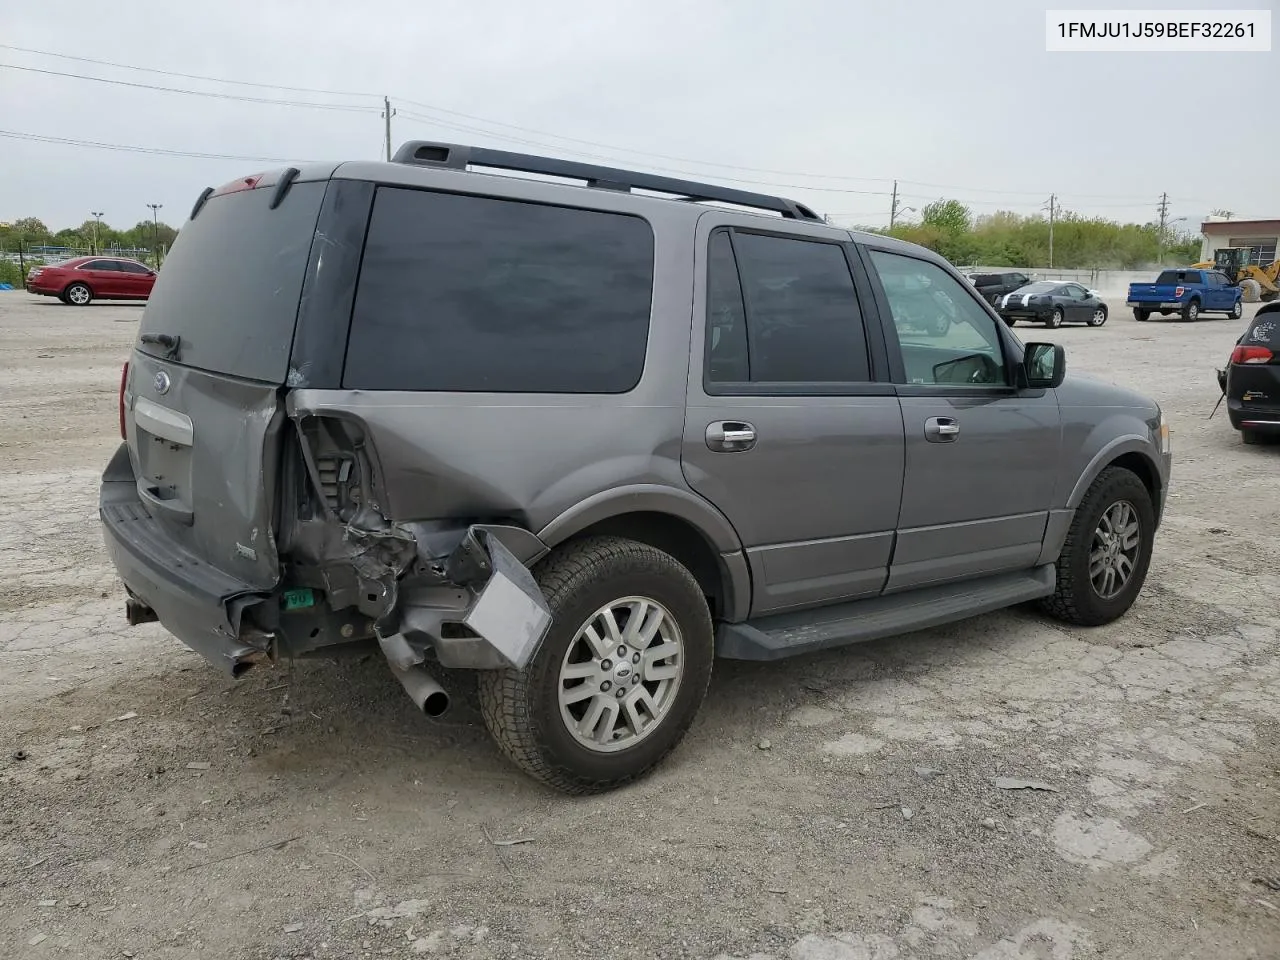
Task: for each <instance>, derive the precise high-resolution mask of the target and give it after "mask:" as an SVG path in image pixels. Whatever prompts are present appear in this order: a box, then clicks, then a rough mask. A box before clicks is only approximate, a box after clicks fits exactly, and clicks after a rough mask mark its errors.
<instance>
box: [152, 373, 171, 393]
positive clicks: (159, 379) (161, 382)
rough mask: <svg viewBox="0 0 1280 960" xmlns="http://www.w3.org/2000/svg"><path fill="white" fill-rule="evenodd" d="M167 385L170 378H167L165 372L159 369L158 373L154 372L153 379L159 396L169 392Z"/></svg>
mask: <svg viewBox="0 0 1280 960" xmlns="http://www.w3.org/2000/svg"><path fill="white" fill-rule="evenodd" d="M169 385H170V380H169V375H168V374H167V373H165V372H164V371H163V370H161V371H160V372H159V373H157V374H156V379H155V388H156V393H158V394H160V395H161V396H164V395H165V394H166V393H168V392H169Z"/></svg>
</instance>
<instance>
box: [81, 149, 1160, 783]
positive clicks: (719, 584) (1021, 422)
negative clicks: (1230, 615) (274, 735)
mask: <svg viewBox="0 0 1280 960" xmlns="http://www.w3.org/2000/svg"><path fill="white" fill-rule="evenodd" d="M509 171H510V172H515V173H516V174H517V175H514V176H513V175H511V173H510V172H509ZM526 174H536V175H538V177H540V179H534V178H531V177H530V176H527V175H526ZM641 191H643V193H641ZM228 278H233V279H234V282H230V283H229V282H228ZM938 331H943V332H942V333H941V335H939V333H938ZM120 427H121V433H122V442H121V444H120V447H119V449H118V450H117V452H116V454H115V456H114V457H113V458H112V459H111V461H110V463H109V465H108V466H107V468H106V472H105V474H104V476H103V480H102V488H101V519H102V524H103V528H104V532H105V539H106V544H107V547H108V549H109V552H110V555H111V557H112V559H113V562H114V564H115V567H116V569H117V571H118V573H119V576H120V578H121V580H122V581H123V583H124V586H125V587H126V588H127V595H126V614H127V616H128V617H129V619H130V621H131V622H134V623H141V622H148V621H154V620H158V621H159V622H160V623H161V624H162V625H163V626H164V627H165V628H167V629H168V630H169V631H170V632H171V633H172V634H173V635H174V636H176V637H177V638H178V639H180V640H181V641H182V642H184V643H185V644H187V645H188V646H190V647H191V648H193V649H194V650H196V651H198V652H199V653H201V654H203V655H204V656H205V657H206V658H207V659H208V660H209V661H210V662H211V663H213V664H215V665H217V666H218V667H220V668H221V669H222V670H224V671H226V672H227V673H228V674H229V675H231V676H240V675H242V674H243V673H244V672H245V671H246V670H248V669H250V668H252V667H253V666H254V665H255V664H261V663H270V662H273V661H276V660H278V659H280V658H296V657H310V656H321V657H329V656H336V655H337V654H338V653H339V652H340V651H341V650H343V649H344V648H349V647H350V646H351V645H356V644H363V645H370V646H371V647H372V648H374V649H377V650H380V651H381V652H382V653H383V654H385V657H386V660H387V663H388V665H389V668H390V670H391V672H392V673H393V674H394V675H395V676H396V677H397V678H398V679H399V681H400V682H401V683H402V684H403V686H404V688H405V690H406V691H407V692H408V694H409V696H410V697H411V698H412V701H413V702H414V703H415V704H416V705H417V707H418V708H419V709H420V710H422V711H423V712H425V713H426V714H428V715H431V716H436V715H439V714H440V713H441V712H443V711H444V710H445V709H446V708H447V706H448V704H449V699H450V694H449V692H448V688H450V687H452V686H453V685H455V684H457V683H459V682H461V678H462V677H472V676H474V677H477V678H478V680H477V681H476V682H478V685H479V696H480V702H481V705H482V708H483V713H484V719H485V722H486V724H487V726H488V728H489V730H490V731H491V732H492V734H493V736H494V737H495V739H496V740H497V742H498V744H499V745H500V747H501V749H502V750H503V751H504V752H505V753H506V754H507V755H508V756H509V757H510V758H511V759H512V760H513V761H514V762H515V763H516V764H518V765H519V766H520V767H522V768H523V769H524V770H525V771H527V772H528V773H530V774H532V775H533V776H535V777H537V778H539V779H541V780H542V781H544V782H546V783H548V784H550V785H552V786H553V787H555V788H557V789H560V790H563V791H566V792H587V791H597V790H604V789H608V788H610V787H614V786H616V785H618V784H621V783H624V782H626V781H628V780H632V779H634V778H636V777H638V776H640V775H642V774H643V773H645V772H646V771H648V770H649V769H650V768H652V767H653V766H654V765H655V764H657V763H658V762H659V761H660V760H661V759H662V758H663V757H664V756H665V755H667V754H668V753H669V752H670V751H671V750H672V749H673V748H674V747H675V746H676V745H677V744H678V743H679V742H680V741H681V739H682V738H683V736H684V735H685V733H686V731H687V730H688V728H689V726H690V724H691V722H692V721H693V718H694V715H695V713H696V712H697V711H698V709H699V706H700V705H701V702H702V700H703V697H704V694H705V692H706V690H707V685H708V682H709V679H710V676H711V671H712V666H713V662H714V659H715V658H716V657H717V656H719V657H723V658H737V659H745V660H757V661H768V660H775V659H778V658H781V657H788V656H793V655H797V654H804V653H808V652H811V651H815V650H821V649H825V648H830V647H836V646H840V645H843V644H848V643H853V642H856V641H862V640H871V639H873V638H879V637H888V636H891V635H896V634H901V633H905V632H907V631H911V630H919V629H922V628H928V627H934V626H937V625H939V624H944V623H948V622H951V621H955V620H958V619H961V618H965V617H969V616H973V615H976V614H982V613H986V612H988V611H994V610H998V609H1000V608H1003V607H1008V606H1010V605H1014V604H1019V603H1023V602H1027V601H1038V602H1039V604H1040V605H1041V606H1042V607H1043V608H1044V609H1045V610H1046V611H1047V612H1048V613H1049V614H1050V615H1052V616H1055V617H1057V618H1060V619H1062V620H1065V621H1067V622H1069V623H1074V624H1085V625H1090V624H1103V623H1107V622H1109V621H1112V620H1114V619H1116V618H1117V617H1120V616H1121V615H1123V614H1124V613H1125V612H1126V611H1127V610H1128V609H1129V607H1130V605H1131V604H1132V603H1133V601H1134V598H1135V596H1136V595H1137V594H1138V591H1139V590H1140V589H1141V587H1142V585H1143V582H1144V578H1145V577H1146V574H1147V569H1148V563H1149V561H1150V559H1151V554H1152V545H1153V543H1154V538H1155V535H1156V528H1157V524H1158V523H1159V522H1160V517H1161V512H1162V507H1163V505H1164V503H1165V499H1166V491H1167V490H1168V485H1169V473H1170V450H1169V433H1168V426H1167V424H1166V422H1165V418H1164V416H1163V414H1162V413H1161V410H1160V408H1159V407H1158V406H1157V405H1156V404H1155V403H1154V402H1152V401H1151V400H1149V399H1147V398H1146V397H1143V396H1141V395H1139V394H1137V393H1134V392H1132V391H1130V390H1127V389H1124V388H1121V387H1119V386H1113V385H1110V384H1107V383H1103V382H1095V381H1093V380H1089V379H1086V378H1084V377H1079V376H1071V377H1067V376H1066V370H1065V357H1064V353H1063V350H1062V348H1061V347H1059V346H1054V345H1052V344H1048V343H1031V344H1023V343H1022V342H1020V341H1019V340H1018V338H1017V337H1016V336H1015V334H1014V333H1013V332H1012V331H1011V330H1010V329H1009V328H1008V327H1007V325H1006V324H1005V323H1004V322H1002V321H1001V320H1000V318H999V317H998V316H997V315H996V313H995V312H994V311H993V310H992V309H991V307H990V305H989V304H987V303H986V302H984V301H983V299H982V297H981V296H980V295H978V294H977V292H976V291H975V290H974V289H973V287H972V286H971V285H970V284H968V283H967V282H966V281H965V279H964V278H963V277H962V276H961V275H960V274H958V273H957V272H956V271H955V270H954V269H953V268H952V267H951V266H950V265H948V264H947V262H946V261H945V260H943V259H942V258H941V257H938V256H936V255H935V254H933V253H931V252H929V251H928V250H926V249H923V248H921V247H918V246H914V245H911V244H907V243H903V242H900V241H896V240H894V239H891V238H888V237H883V236H875V235H869V234H861V233H851V232H849V231H848V230H842V229H838V228H836V227H833V226H830V225H828V224H826V223H824V222H823V220H822V219H821V218H820V217H818V216H817V215H816V214H814V213H813V212H812V211H811V210H809V209H808V208H806V207H804V206H802V205H801V204H798V203H795V202H792V201H790V200H786V199H782V198H778V197H771V196H764V195H760V194H754V193H746V192H742V191H738V190H731V189H725V188H721V187H717V186H713V185H709V184H704V183H694V182H689V181H683V180H673V179H669V178H665V177H655V176H650V175H646V174H640V173H633V172H629V171H626V170H618V169H611V168H604V167H597V166H591V165H586V164H580V163H572V162H566V161H561V160H555V159H549V158H540V157H530V156H523V155H519V154H512V153H507V152H502V151H494V150H488V149H479V148H472V147H466V146H457V145H451V144H438V143H426V142H411V143H408V144H406V145H404V146H403V147H402V148H401V149H400V150H399V152H398V153H397V154H396V156H395V158H394V160H393V161H392V162H388V163H375V162H347V163H333V164H326V165H313V166H300V167H290V168H288V169H283V170H276V171H272V172H268V173H263V174H258V175H254V176H250V177H245V178H244V179H241V180H238V181H235V182H233V183H230V184H227V185H225V186H223V187H221V188H219V189H217V190H213V189H208V190H206V191H205V192H204V193H203V194H202V195H201V197H200V199H199V200H198V202H197V203H196V204H195V207H194V209H193V210H192V213H191V217H190V220H189V221H188V222H187V223H186V224H185V225H184V227H183V229H182V232H181V233H180V234H179V236H178V239H177V242H176V243H175V244H174V246H173V250H172V252H171V253H170V255H169V259H168V261H167V263H166V264H165V269H164V271H163V272H162V273H161V274H160V276H159V278H158V281H157V283H156V287H155V290H154V292H153V294H152V296H151V299H150V301H149V303H148V305H147V307H146V310H145V313H144V314H143V317H142V319H141V323H140V329H139V335H138V338H137V341H136V343H135V345H134V348H133V350H132V352H131V354H130V356H129V360H128V364H127V365H126V367H125V369H124V373H123V377H122V381H121V389H120ZM463 670H465V671H469V672H468V673H462V672H461V671H463Z"/></svg>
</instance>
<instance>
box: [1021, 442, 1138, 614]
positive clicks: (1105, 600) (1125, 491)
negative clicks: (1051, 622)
mask: <svg viewBox="0 0 1280 960" xmlns="http://www.w3.org/2000/svg"><path fill="white" fill-rule="evenodd" d="M1155 527H1156V522H1155V509H1154V507H1153V506H1152V503H1151V494H1150V493H1149V492H1148V491H1147V488H1146V486H1145V485H1144V484H1143V482H1142V481H1141V480H1140V479H1138V476H1137V475H1136V474H1135V473H1133V472H1132V471H1130V470H1126V469H1124V468H1123V467H1107V468H1106V469H1105V470H1103V471H1102V473H1100V474H1099V475H1098V478H1097V479H1096V480H1094V481H1093V485H1092V486H1091V487H1089V491H1088V493H1086V494H1085V497H1084V500H1082V501H1081V502H1080V506H1078V507H1077V508H1076V513H1075V516H1074V517H1073V518H1072V521H1071V527H1070V529H1069V530H1068V532H1067V539H1066V542H1065V543H1064V544H1063V545H1062V553H1061V554H1059V556H1058V562H1057V581H1058V582H1057V587H1056V589H1055V591H1054V593H1053V595H1052V596H1050V597H1046V598H1045V599H1044V600H1042V601H1041V605H1042V607H1043V608H1044V609H1045V610H1046V611H1047V612H1048V613H1049V614H1050V615H1052V616H1054V617H1056V618H1057V619H1059V620H1063V621H1065V622H1067V623H1073V624H1077V625H1079V626H1085V627H1096V626H1101V625H1102V624H1105V623H1111V622H1112V621H1113V620H1116V619H1118V618H1119V617H1122V616H1123V615H1124V614H1125V613H1127V612H1128V610H1129V608H1130V607H1131V606H1133V601H1134V600H1135V599H1136V598H1137V596H1138V593H1139V591H1141V589H1142V585H1143V583H1144V582H1145V581H1146V578H1147V569H1148V567H1149V566H1150V564H1151V551H1152V546H1153V544H1154V542H1155Z"/></svg>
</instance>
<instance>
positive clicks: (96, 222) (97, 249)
mask: <svg viewBox="0 0 1280 960" xmlns="http://www.w3.org/2000/svg"><path fill="white" fill-rule="evenodd" d="M89 212H90V213H92V214H93V252H94V253H101V252H102V247H101V246H100V245H99V243H98V227H100V226H101V225H102V211H101V210H90V211H89Z"/></svg>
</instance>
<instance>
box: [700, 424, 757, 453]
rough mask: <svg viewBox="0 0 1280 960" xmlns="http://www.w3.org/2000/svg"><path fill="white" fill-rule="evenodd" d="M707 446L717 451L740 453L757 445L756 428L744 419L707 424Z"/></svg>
mask: <svg viewBox="0 0 1280 960" xmlns="http://www.w3.org/2000/svg"><path fill="white" fill-rule="evenodd" d="M706 436H707V447H708V448H709V449H711V450H715V451H716V452H717V453H739V452H741V451H743V450H750V449H751V448H752V447H754V446H755V445H756V428H755V427H753V426H752V425H751V424H749V423H746V422H744V421H742V420H717V421H716V422H715V423H710V424H707V434H706Z"/></svg>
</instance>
